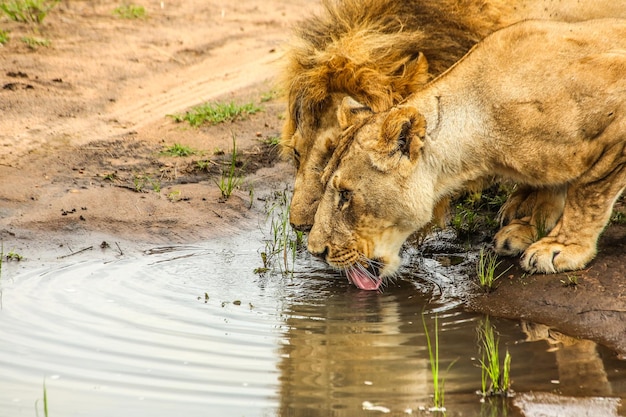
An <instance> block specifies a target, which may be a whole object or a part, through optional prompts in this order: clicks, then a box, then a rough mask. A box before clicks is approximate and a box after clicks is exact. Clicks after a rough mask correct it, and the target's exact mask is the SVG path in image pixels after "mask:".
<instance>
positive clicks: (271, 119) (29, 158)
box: [0, 0, 626, 355]
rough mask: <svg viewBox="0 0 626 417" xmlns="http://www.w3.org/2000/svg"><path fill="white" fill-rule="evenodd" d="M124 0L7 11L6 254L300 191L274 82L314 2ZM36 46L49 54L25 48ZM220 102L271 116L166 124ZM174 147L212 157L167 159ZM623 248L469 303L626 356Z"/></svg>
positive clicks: (177, 235)
mask: <svg viewBox="0 0 626 417" xmlns="http://www.w3.org/2000/svg"><path fill="white" fill-rule="evenodd" d="M120 4H122V2H113V1H108V0H89V1H87V0H84V1H83V0H63V1H61V3H59V4H58V5H57V6H56V7H55V8H54V9H53V10H52V11H51V12H50V13H49V15H48V16H47V17H46V18H45V20H44V21H43V23H42V24H39V25H37V24H32V23H29V24H26V23H16V22H12V21H10V20H9V19H7V18H6V17H1V18H0V30H2V31H9V36H10V38H11V39H10V41H9V42H8V43H6V44H5V45H3V46H0V87H1V88H0V115H1V117H0V178H2V181H0V238H1V239H2V242H3V246H4V248H5V249H10V250H15V251H18V252H22V253H23V254H26V255H27V256H29V254H33V253H41V254H49V255H50V256H57V255H58V254H62V253H65V254H67V251H68V248H81V247H86V246H89V245H93V244H95V243H98V242H99V241H101V240H105V239H114V240H115V239H118V240H119V239H124V240H126V241H128V242H132V244H133V245H135V246H136V248H138V249H141V248H142V247H143V246H145V245H148V244H155V243H188V242H193V241H201V240H206V239H211V238H218V237H219V236H221V235H223V234H227V233H233V232H236V231H241V230H245V229H246V227H249V226H251V225H252V224H254V225H256V224H257V221H258V219H259V217H260V216H262V215H263V203H262V201H260V200H259V198H262V197H263V195H264V194H267V193H268V192H271V190H274V189H284V187H285V184H290V182H291V179H292V176H293V168H292V167H291V166H290V165H289V164H286V163H283V162H280V161H279V159H278V155H277V150H276V148H275V147H273V146H271V145H269V144H268V142H270V141H271V139H272V138H276V137H277V136H278V135H279V134H280V128H281V124H282V121H281V115H282V114H283V112H284V104H283V103H281V101H280V100H278V99H277V98H275V97H274V96H275V94H274V93H273V92H274V91H275V76H276V74H277V72H278V65H279V59H280V56H281V54H282V51H283V48H284V43H285V41H286V40H287V39H288V37H289V34H290V27H291V25H293V24H294V23H295V22H297V21H298V19H301V18H302V17H305V16H307V15H309V14H310V13H311V12H312V11H313V10H315V8H316V7H317V6H318V4H317V2H311V1H305V0H296V1H293V0H273V1H263V0H242V1H239V2H221V1H215V0H185V1H182V0H178V1H162V2H157V1H139V0H138V1H136V2H134V4H137V5H142V6H144V7H145V10H146V17H145V18H140V19H122V18H120V17H118V16H116V15H114V13H113V10H114V9H115V8H116V7H118V6H119V5H120ZM24 37H30V38H33V37H34V38H38V39H42V40H47V41H49V45H48V46H34V47H32V46H27V44H26V43H25V42H24V41H23V40H22V38H24ZM267 97H270V98H271V99H270V100H269V101H265V100H264V98H267ZM208 101H222V102H229V101H235V102H237V103H245V102H249V101H253V102H255V103H256V104H258V105H260V106H262V107H263V111H262V112H260V113H258V114H256V115H253V116H251V117H250V118H249V119H247V120H244V121H237V122H234V123H228V124H225V125H219V126H214V127H206V126H204V127H200V128H191V127H189V126H187V125H185V124H181V123H176V122H175V121H174V120H173V119H172V118H171V117H169V116H168V115H171V114H179V113H182V112H184V111H185V110H186V109H188V108H189V107H191V106H194V105H198V104H202V103H205V102H208ZM233 137H234V138H235V140H236V143H237V147H238V148H239V149H240V151H241V152H242V158H241V160H242V162H243V163H244V164H245V170H246V172H247V173H248V175H247V177H246V180H245V186H244V187H242V189H241V190H239V191H236V192H235V193H234V194H233V195H232V196H231V197H230V198H229V199H228V200H227V201H225V202H224V201H223V199H222V198H221V193H220V191H219V189H218V187H217V185H216V184H215V180H216V179H219V172H220V169H221V166H222V164H223V161H224V156H223V155H220V152H217V151H218V150H222V151H225V152H226V153H227V154H228V153H229V152H230V150H231V148H232V141H233ZM173 144H182V145H186V146H190V147H192V148H194V149H197V150H199V151H201V153H199V154H196V155H191V156H188V157H183V158H180V157H170V156H165V155H162V154H161V152H162V151H163V150H164V149H165V148H166V147H168V146H171V145H173ZM199 161H200V162H201V163H203V165H205V167H202V168H201V167H200V166H199V164H198V162H199ZM206 167H208V169H207V168H206ZM250 190H252V194H251V193H250ZM251 206H252V207H251ZM625 245H626V227H624V226H618V225H614V226H611V227H610V228H609V229H608V230H607V232H606V234H605V236H604V237H603V239H602V242H601V249H600V254H599V256H598V258H597V259H596V260H595V261H594V262H593V263H592V264H591V265H590V266H589V268H588V269H586V270H585V271H580V272H577V273H575V275H576V276H577V277H579V278H578V285H576V286H566V285H564V284H563V282H561V281H564V280H566V279H567V276H566V275H563V276H540V275H538V276H524V275H523V274H522V273H521V271H520V270H519V269H513V270H511V271H509V272H508V273H507V277H506V279H504V280H503V282H502V283H501V285H500V287H499V288H498V289H497V290H496V291H495V292H493V293H491V294H488V295H483V294H480V293H476V294H473V295H472V296H470V297H468V307H469V308H471V309H474V310H477V311H484V312H489V313H491V314H494V315H499V316H504V317H510V318H523V319H526V320H531V321H538V322H540V323H544V324H547V325H550V326H553V327H555V328H556V329H557V330H559V331H562V332H565V333H568V334H570V335H573V336H581V337H586V338H591V339H593V340H596V341H599V342H600V343H602V344H605V345H607V346H609V347H610V348H612V349H614V350H615V351H617V352H619V353H621V354H622V355H626V281H625V277H626V260H625V259H624V258H625V257H624V256H623V253H624V247H625ZM30 256H31V257H32V255H30ZM570 275H571V274H570ZM389 290H392V289H389Z"/></svg>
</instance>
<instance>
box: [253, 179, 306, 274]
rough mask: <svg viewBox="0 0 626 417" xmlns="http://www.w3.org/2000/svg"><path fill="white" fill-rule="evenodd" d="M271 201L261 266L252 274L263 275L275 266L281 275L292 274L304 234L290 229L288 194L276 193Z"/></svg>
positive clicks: (283, 192) (285, 192) (284, 192)
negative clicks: (267, 232) (267, 231)
mask: <svg viewBox="0 0 626 417" xmlns="http://www.w3.org/2000/svg"><path fill="white" fill-rule="evenodd" d="M272 201H273V203H272V205H271V206H270V207H269V208H268V209H267V219H268V222H269V228H270V230H269V237H268V238H267V239H265V250H264V251H263V252H261V260H262V261H263V266H262V267H259V268H256V269H255V270H254V272H255V273H265V272H268V271H270V270H272V269H273V268H275V267H276V266H278V268H279V269H280V271H282V272H283V273H289V272H293V265H294V264H295V261H296V256H297V254H298V251H299V250H300V249H301V248H302V247H303V245H304V233H302V232H300V231H296V230H294V229H292V228H291V225H290V224H289V201H290V196H289V193H288V192H287V191H286V190H285V191H276V192H275V193H274V196H273V200H272ZM290 265H291V266H290Z"/></svg>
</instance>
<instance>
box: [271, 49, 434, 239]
mask: <svg viewBox="0 0 626 417" xmlns="http://www.w3.org/2000/svg"><path fill="white" fill-rule="evenodd" d="M366 40H367V39H366V38H364V39H362V40H361V41H362V43H359V45H358V48H359V49H358V50H357V51H347V52H345V51H342V53H339V52H338V51H334V50H332V51H325V52H326V54H325V55H323V57H324V60H322V58H320V57H319V56H317V58H319V59H320V62H317V61H316V64H315V65H312V66H311V67H306V66H305V65H303V64H302V63H300V64H299V65H300V66H298V65H295V64H293V65H294V67H297V71H296V68H294V70H292V71H290V72H289V75H291V76H292V78H291V80H290V83H289V97H288V101H289V102H288V107H287V117H286V120H285V124H284V126H283V131H282V138H281V145H282V149H283V152H284V153H285V154H286V155H288V156H291V158H292V159H293V161H294V164H295V166H296V180H295V186H294V193H293V196H292V200H291V207H290V221H291V224H292V226H293V227H294V228H296V229H298V230H302V231H308V230H309V229H310V228H311V226H312V225H313V220H314V217H315V211H316V210H317V205H318V203H319V200H320V198H321V196H322V194H323V191H324V184H323V183H322V182H321V181H320V177H321V172H322V170H323V169H324V167H325V166H326V163H327V162H328V160H329V159H330V156H331V155H332V152H333V150H334V149H335V147H336V146H337V138H338V137H339V135H340V133H341V130H342V129H341V126H340V124H339V122H338V118H337V109H338V108H339V105H340V103H341V102H342V101H343V100H344V99H345V98H346V97H347V96H351V97H354V98H356V99H357V100H359V101H360V102H361V103H362V106H361V107H367V108H369V109H372V110H374V111H383V110H386V109H388V108H390V107H391V106H393V105H394V104H397V103H398V102H399V101H400V100H402V99H404V98H405V97H407V96H408V95H410V94H411V93H412V92H414V91H417V90H418V89H419V88H421V87H422V86H423V85H424V84H426V82H428V80H429V79H430V76H429V74H428V63H427V61H426V58H425V57H424V56H423V55H422V54H419V55H417V56H416V57H414V56H395V55H393V56H390V57H384V58H386V59H387V61H386V62H385V59H383V60H382V61H383V62H380V61H374V60H371V56H370V55H368V54H367V53H366V52H371V50H370V51H367V49H366V48H367V47H368V43H367V42H366ZM391 49H392V48H391ZM350 52H353V53H354V55H352V56H351V57H348V55H349V53H350ZM364 55H366V56H365V57H364ZM355 56H356V57H357V58H358V59H355V58H354V57H355ZM366 58H367V59H366ZM307 59H310V60H314V59H313V58H307ZM310 64H311V63H308V65H310Z"/></svg>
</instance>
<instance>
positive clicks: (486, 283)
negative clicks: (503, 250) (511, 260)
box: [476, 247, 513, 292]
mask: <svg viewBox="0 0 626 417" xmlns="http://www.w3.org/2000/svg"><path fill="white" fill-rule="evenodd" d="M501 263H502V262H501V261H498V255H496V254H495V253H493V252H492V251H487V250H485V248H484V247H483V248H480V252H479V257H478V262H477V263H476V275H477V276H478V283H479V285H480V287H481V288H482V289H483V290H485V291H486V292H491V291H493V290H494V289H495V285H496V281H497V280H499V279H500V278H501V277H502V275H504V274H505V273H507V271H508V270H509V269H511V268H512V267H513V266H512V265H511V266H509V267H508V268H507V269H506V270H504V271H502V272H501V273H499V274H498V275H496V270H497V269H498V267H499V266H500V264H501Z"/></svg>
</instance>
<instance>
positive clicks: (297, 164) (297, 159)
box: [293, 149, 300, 170]
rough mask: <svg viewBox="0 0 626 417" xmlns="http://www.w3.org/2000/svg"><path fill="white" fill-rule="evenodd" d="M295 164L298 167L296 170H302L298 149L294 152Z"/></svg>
mask: <svg viewBox="0 0 626 417" xmlns="http://www.w3.org/2000/svg"><path fill="white" fill-rule="evenodd" d="M293 162H294V164H295V166H296V170H298V169H300V152H298V151H297V150H296V149H294V150H293Z"/></svg>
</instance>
